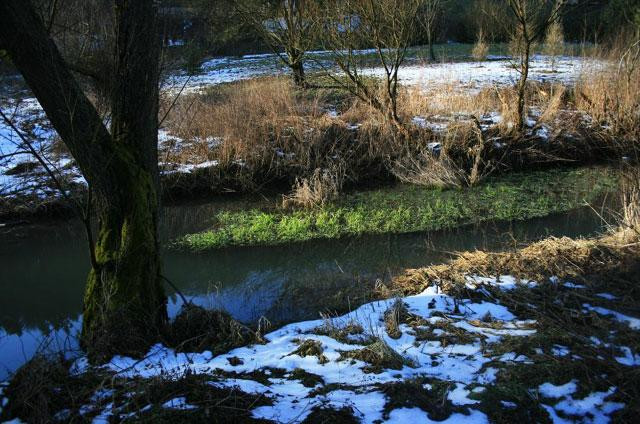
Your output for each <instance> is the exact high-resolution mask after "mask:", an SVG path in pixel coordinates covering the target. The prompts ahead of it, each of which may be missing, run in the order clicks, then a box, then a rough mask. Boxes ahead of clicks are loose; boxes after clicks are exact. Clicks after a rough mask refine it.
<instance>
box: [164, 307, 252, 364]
mask: <svg viewBox="0 0 640 424" xmlns="http://www.w3.org/2000/svg"><path fill="white" fill-rule="evenodd" d="M168 333H169V334H168V336H169V342H170V343H171V345H172V346H175V348H176V350H178V351H181V352H202V351H205V350H208V351H211V352H212V353H214V354H220V353H224V352H227V351H229V350H231V349H233V348H235V347H239V346H245V345H247V344H251V343H261V342H262V338H261V335H260V334H258V333H257V332H254V331H252V330H251V329H249V328H248V327H246V326H244V325H242V324H240V323H239V322H238V321H236V320H234V319H233V318H232V317H231V316H230V315H229V314H228V313H226V312H223V311H218V310H206V309H204V308H201V307H199V306H195V305H185V306H184V307H183V308H182V311H181V312H180V314H179V315H178V316H177V317H176V319H175V320H174V321H173V322H172V323H171V324H170V327H169V331H168Z"/></svg>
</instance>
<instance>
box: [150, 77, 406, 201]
mask: <svg viewBox="0 0 640 424" xmlns="http://www.w3.org/2000/svg"><path fill="white" fill-rule="evenodd" d="M325 96H334V97H335V93H332V92H330V91H329V90H305V91H300V90H298V89H296V88H295V87H294V86H293V85H292V83H290V82H289V81H288V80H287V79H284V78H275V77H274V78H262V79H256V80H250V81H243V82H238V83H234V84H229V85H224V86H216V87H214V88H212V89H211V90H210V91H209V92H208V93H207V94H205V95H197V96H192V97H190V98H185V99H183V100H181V101H180V102H179V104H178V106H177V107H176V108H175V110H174V111H173V112H172V113H171V114H170V116H169V118H168V120H167V129H168V131H169V133H170V134H172V135H174V136H176V137H179V138H183V139H185V140H186V142H185V143H183V144H187V147H188V148H187V149H186V151H187V154H186V156H181V155H182V153H181V152H183V151H184V150H185V149H183V147H184V146H183V145H179V146H169V148H168V149H166V151H163V152H161V157H163V158H164V162H177V163H201V162H205V161H217V166H216V167H215V170H213V171H211V172H210V174H211V176H212V177H215V178H217V179H218V180H219V181H218V184H219V185H225V184H226V185H227V186H232V184H233V183H236V186H239V187H237V188H240V189H247V188H254V187H256V186H260V185H264V184H268V183H270V182H286V183H288V184H294V182H296V179H297V180H298V181H297V183H296V187H295V193H294V194H293V195H292V196H291V197H292V198H293V202H292V203H300V204H303V205H310V204H314V205H315V204H319V203H322V202H323V201H326V200H327V199H328V198H330V197H331V195H332V193H333V192H334V191H335V190H339V189H340V188H341V185H342V183H343V181H344V180H353V181H358V180H360V179H363V178H366V177H368V176H376V175H378V174H379V173H380V171H383V170H384V166H383V164H384V162H385V160H386V158H387V157H388V156H390V155H393V152H394V151H397V150H398V148H397V146H400V145H402V143H404V142H406V140H405V139H406V136H402V135H398V134H397V132H398V131H397V129H395V128H394V126H393V125H391V124H390V123H388V122H386V121H385V120H384V119H381V117H380V116H379V114H378V113H375V112H374V113H372V110H371V108H370V107H369V106H368V105H366V104H364V103H363V102H361V101H356V100H354V99H352V98H350V101H348V102H347V101H345V100H344V99H338V100H336V99H335V98H332V99H331V101H330V100H329V99H327V98H325ZM336 102H338V103H345V104H344V110H343V113H342V114H341V115H340V116H332V115H331V114H329V113H328V111H330V110H332V109H333V108H334V107H335V103H336ZM225 177H226V180H225ZM231 188H233V187H231ZM297 199H299V200H300V202H298V201H297Z"/></svg>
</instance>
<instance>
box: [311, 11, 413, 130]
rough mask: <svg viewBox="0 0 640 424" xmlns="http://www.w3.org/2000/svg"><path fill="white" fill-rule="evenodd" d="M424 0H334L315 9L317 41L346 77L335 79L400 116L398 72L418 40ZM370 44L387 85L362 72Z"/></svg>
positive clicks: (387, 113) (378, 107) (394, 116)
mask: <svg viewBox="0 0 640 424" xmlns="http://www.w3.org/2000/svg"><path fill="white" fill-rule="evenodd" d="M423 3H424V0H376V1H372V0H332V1H326V2H323V4H322V5H321V6H319V7H316V8H315V9H314V22H316V26H315V27H316V29H317V31H318V34H317V35H318V40H319V43H321V44H322V45H323V46H324V48H325V49H327V50H329V51H331V53H332V55H333V58H334V60H335V63H336V64H337V66H338V67H339V68H340V70H341V71H342V73H343V74H344V78H337V77H334V76H332V74H331V73H329V75H330V76H331V77H332V78H333V79H334V81H335V82H336V83H338V84H340V85H341V86H342V87H344V88H345V89H347V90H348V91H350V92H351V93H352V94H354V95H355V96H357V97H358V98H360V99H361V100H363V101H365V102H367V103H369V104H370V105H371V106H372V107H373V108H375V109H376V110H378V111H380V112H381V113H383V114H384V116H385V117H386V118H388V119H389V120H390V121H391V122H392V123H394V124H395V125H400V118H399V116H398V103H397V102H398V84H399V81H398V71H399V70H400V67H401V66H402V64H403V63H404V61H405V58H406V54H407V48H408V47H409V46H410V45H411V43H412V42H413V41H414V39H415V36H416V33H417V31H416V28H417V25H419V24H418V11H419V10H420V8H421V7H422V5H423ZM369 48H371V52H372V53H373V54H374V55H375V58H376V60H375V63H376V65H378V66H379V67H380V68H382V70H383V78H382V87H379V86H378V84H377V83H376V82H375V81H372V79H371V78H370V77H367V76H366V75H363V73H362V69H363V67H364V66H365V62H364V60H363V57H364V56H365V55H363V53H368V51H367V52H363V51H361V50H362V49H369Z"/></svg>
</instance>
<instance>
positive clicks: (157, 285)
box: [0, 0, 167, 359]
mask: <svg viewBox="0 0 640 424" xmlns="http://www.w3.org/2000/svg"><path fill="white" fill-rule="evenodd" d="M111 7H112V8H113V21H112V26H111V29H112V31H113V39H114V45H113V50H112V52H111V55H112V56H111V60H110V63H112V64H113V65H112V66H111V67H109V68H108V69H105V70H104V77H105V78H109V79H110V84H109V86H110V87H111V89H110V104H109V108H110V111H111V119H110V128H109V129H107V127H106V126H105V123H104V120H103V117H102V116H101V115H100V114H99V113H98V111H97V110H96V107H95V106H94V104H92V102H91V101H90V100H89V98H88V97H87V95H86V94H85V93H84V91H83V90H82V88H81V86H80V84H79V83H78V81H77V79H76V77H75V76H74V75H73V73H72V72H71V69H70V66H69V65H68V64H67V62H66V61H65V60H64V58H63V56H62V55H61V53H60V50H59V48H58V47H57V45H56V43H55V42H54V40H53V38H52V37H51V35H50V33H49V31H48V28H47V26H46V23H45V22H46V21H44V20H43V19H42V18H41V17H40V16H39V15H38V14H37V12H36V9H35V7H34V5H33V3H32V1H31V0H3V1H2V2H0V45H2V48H4V49H6V51H7V52H8V54H9V56H10V58H11V60H12V62H13V63H14V64H15V66H16V67H17V68H18V70H19V71H20V72H21V73H22V75H23V77H24V79H25V81H26V83H27V84H28V85H29V87H30V88H31V90H32V91H33V93H34V95H35V96H36V98H37V99H38V101H39V102H40V105H41V106H42V108H43V109H44V111H45V112H46V114H47V116H48V118H49V120H50V121H51V123H52V125H53V127H54V128H55V129H56V131H57V132H58V134H59V135H60V137H61V139H62V140H63V142H64V143H65V145H66V146H67V148H68V149H69V151H70V152H71V155H72V156H73V158H74V159H75V160H76V162H77V164H78V166H79V168H80V170H81V171H82V174H83V175H84V177H85V179H86V181H87V182H88V184H89V187H90V189H91V190H92V192H93V193H94V197H95V210H96V214H97V216H98V221H99V222H98V233H97V236H96V238H95V240H93V239H92V240H90V243H91V245H92V248H91V252H90V253H91V255H90V258H91V265H92V269H91V271H90V274H89V277H88V282H87V288H86V292H85V297H84V308H83V329H82V339H81V341H82V344H83V346H84V347H85V348H86V349H87V350H88V351H89V353H90V356H91V357H92V358H96V359H100V358H104V357H105V356H107V357H108V356H110V355H112V354H115V353H139V352H140V351H143V350H144V349H146V347H148V345H149V343H151V342H153V341H154V340H156V339H157V336H158V329H159V328H160V327H161V326H162V325H163V324H164V322H165V321H166V319H167V316H166V314H167V312H166V297H165V294H164V291H163V287H162V284H161V273H160V258H159V241H158V214H159V205H160V198H159V188H158V186H159V175H158V157H157V141H158V140H157V136H158V92H159V70H160V65H159V63H160V47H161V45H160V40H161V37H160V33H159V31H158V28H157V2H156V1H153V0H136V1H127V0H112V1H111Z"/></svg>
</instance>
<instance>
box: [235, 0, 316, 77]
mask: <svg viewBox="0 0 640 424" xmlns="http://www.w3.org/2000/svg"><path fill="white" fill-rule="evenodd" d="M309 3H312V2H311V1H308V0H259V1H254V2H248V1H243V0H237V1H236V2H235V5H236V9H237V10H238V12H239V15H240V16H241V17H242V19H243V20H244V21H245V22H247V23H249V24H251V25H252V26H253V27H254V28H255V30H256V31H257V32H258V33H259V34H260V35H261V36H262V39H263V40H264V41H265V43H266V44H267V45H268V46H269V48H270V49H271V50H272V51H273V52H274V53H275V54H277V55H278V57H279V58H280V60H281V61H282V63H284V64H285V66H287V67H288V68H289V69H291V72H292V74H293V81H294V82H295V84H296V85H297V86H305V85H306V77H305V72H304V60H305V53H306V52H307V51H308V50H309V48H310V47H311V43H312V36H311V28H312V24H311V22H312V21H311V20H310V19H309V7H310V5H309Z"/></svg>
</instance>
